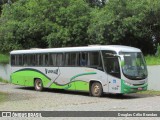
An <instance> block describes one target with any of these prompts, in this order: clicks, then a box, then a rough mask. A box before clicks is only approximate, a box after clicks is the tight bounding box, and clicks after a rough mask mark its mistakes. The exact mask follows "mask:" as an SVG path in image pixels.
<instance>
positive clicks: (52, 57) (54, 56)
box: [49, 53, 56, 66]
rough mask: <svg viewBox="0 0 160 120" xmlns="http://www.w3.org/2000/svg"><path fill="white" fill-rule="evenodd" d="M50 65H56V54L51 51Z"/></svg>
mask: <svg viewBox="0 0 160 120" xmlns="http://www.w3.org/2000/svg"><path fill="white" fill-rule="evenodd" d="M49 61H50V62H49V65H51V66H56V54H54V53H51V54H49Z"/></svg>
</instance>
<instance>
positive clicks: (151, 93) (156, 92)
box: [138, 90, 160, 96]
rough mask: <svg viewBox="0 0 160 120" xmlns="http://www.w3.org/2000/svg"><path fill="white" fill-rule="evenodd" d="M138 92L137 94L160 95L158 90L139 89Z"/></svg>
mask: <svg viewBox="0 0 160 120" xmlns="http://www.w3.org/2000/svg"><path fill="white" fill-rule="evenodd" d="M138 93H139V94H146V95H156V96H160V91H154V90H147V91H141V92H138Z"/></svg>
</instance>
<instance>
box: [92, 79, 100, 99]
mask: <svg viewBox="0 0 160 120" xmlns="http://www.w3.org/2000/svg"><path fill="white" fill-rule="evenodd" d="M90 92H91V93H90V94H91V95H92V96H93V97H101V96H102V95H103V89H102V85H101V83H99V82H94V83H92V85H91V91H90Z"/></svg>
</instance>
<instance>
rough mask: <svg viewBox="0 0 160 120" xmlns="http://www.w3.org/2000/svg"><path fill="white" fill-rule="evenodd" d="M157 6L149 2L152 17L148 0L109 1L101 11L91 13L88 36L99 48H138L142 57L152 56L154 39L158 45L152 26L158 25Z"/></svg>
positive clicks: (156, 30)
mask: <svg viewBox="0 0 160 120" xmlns="http://www.w3.org/2000/svg"><path fill="white" fill-rule="evenodd" d="M158 2H159V1H158V0H155V1H152V4H154V14H155V15H154V17H153V15H151V14H150V12H151V2H150V0H141V1H138V0H132V1H131V0H112V1H109V2H107V4H106V6H105V7H104V8H102V9H96V10H94V11H92V12H93V13H92V20H91V24H90V27H89V29H88V34H89V36H90V38H91V39H96V41H97V42H99V43H101V44H122V45H130V46H135V47H138V48H141V49H142V50H143V52H144V53H154V52H155V50H154V48H155V46H154V44H153V37H154V36H156V40H157V41H158V39H159V38H158V36H159V35H158V34H157V33H159V30H158V29H155V27H152V28H151V26H155V25H156V28H158V27H159V25H160V24H159V19H160V18H159V15H158V14H159V12H158V11H159V8H160V7H159V4H158ZM153 31H154V32H153ZM144 43H145V46H144Z"/></svg>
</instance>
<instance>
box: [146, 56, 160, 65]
mask: <svg viewBox="0 0 160 120" xmlns="http://www.w3.org/2000/svg"><path fill="white" fill-rule="evenodd" d="M145 60H146V63H147V65H160V56H152V55H147V56H145Z"/></svg>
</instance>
